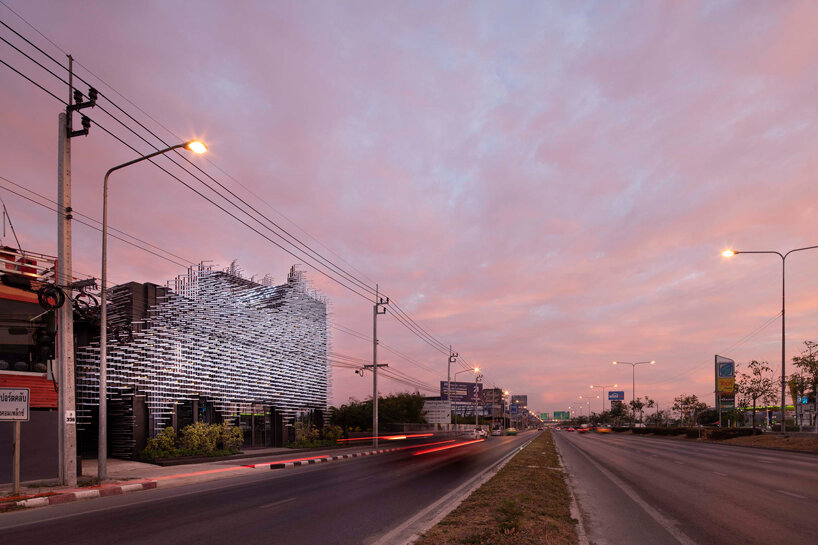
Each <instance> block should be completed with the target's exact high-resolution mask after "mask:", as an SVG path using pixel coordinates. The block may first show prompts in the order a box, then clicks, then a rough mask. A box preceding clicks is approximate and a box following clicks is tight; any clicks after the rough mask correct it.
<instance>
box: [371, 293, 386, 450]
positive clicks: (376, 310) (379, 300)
mask: <svg viewBox="0 0 818 545" xmlns="http://www.w3.org/2000/svg"><path fill="white" fill-rule="evenodd" d="M388 304H389V297H387V298H386V300H384V299H383V297H381V296H380V295H379V293H378V285H377V284H375V305H373V307H372V445H373V446H374V447H375V448H378V367H386V366H387V365H388V364H382V365H378V315H379V314H386V308H385V307H386V305H388ZM381 307H384V308H383V309H381Z"/></svg>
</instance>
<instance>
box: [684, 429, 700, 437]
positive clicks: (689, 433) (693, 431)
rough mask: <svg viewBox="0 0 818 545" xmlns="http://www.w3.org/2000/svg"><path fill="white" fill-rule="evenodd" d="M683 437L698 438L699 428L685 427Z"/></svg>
mask: <svg viewBox="0 0 818 545" xmlns="http://www.w3.org/2000/svg"><path fill="white" fill-rule="evenodd" d="M685 437H687V438H688V439H698V438H699V429H698V428H687V431H686V432H685Z"/></svg>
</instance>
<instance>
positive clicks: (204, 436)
mask: <svg viewBox="0 0 818 545" xmlns="http://www.w3.org/2000/svg"><path fill="white" fill-rule="evenodd" d="M218 440H219V426H218V425H209V424H205V423H203V422H196V423H195V424H191V425H189V426H186V427H184V428H182V430H181V431H180V432H179V446H180V447H181V448H182V450H189V451H192V452H200V453H202V454H207V453H210V452H213V451H214V450H216V444H217V442H218Z"/></svg>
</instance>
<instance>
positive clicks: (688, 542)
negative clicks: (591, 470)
mask: <svg viewBox="0 0 818 545" xmlns="http://www.w3.org/2000/svg"><path fill="white" fill-rule="evenodd" d="M574 448H575V449H576V450H577V452H578V453H580V454H581V455H582V456H584V457H585V458H586V459H587V460H588V462H590V464H591V465H592V466H594V467H595V468H597V469H598V470H599V472H600V473H602V474H603V475H605V476H606V477H607V478H608V479H609V480H610V481H611V482H612V483H613V484H615V485H616V486H618V487H619V489H620V490H622V491H623V492H624V493H625V495H627V496H628V497H629V498H630V499H631V500H633V502H634V503H635V504H636V505H638V506H639V507H641V508H642V510H643V511H644V512H645V513H647V514H648V515H649V516H650V517H651V518H652V519H653V520H655V521H656V522H657V523H658V524H659V525H660V526H661V527H662V528H664V529H665V530H666V531H667V532H668V533H669V534H670V535H672V536H673V537H674V538H676V541H678V542H679V543H681V544H682V545H697V544H696V542H695V541H693V540H692V539H690V538H689V537H688V536H687V535H686V534H685V533H684V532H682V531H681V530H679V529H678V528H677V527H676V524H675V523H674V521H672V520H671V519H669V518H667V517H665V516H664V515H662V514H661V513H659V511H657V510H656V509H655V508H654V507H652V506H651V505H650V504H649V503H648V502H646V501H645V500H643V499H642V498H641V497H640V496H639V494H637V493H636V491H635V490H633V489H632V488H631V487H630V486H628V485H627V484H625V482H624V481H622V479H620V478H619V477H617V476H616V475H614V474H613V473H611V472H610V471H608V470H607V469H605V468H604V467H602V466H601V465H599V464H598V463H596V462H595V461H594V460H593V459H592V458H591V457H590V456H588V455H587V454H586V453H585V452H584V451H583V450H581V449H579V448H577V447H576V446H574Z"/></svg>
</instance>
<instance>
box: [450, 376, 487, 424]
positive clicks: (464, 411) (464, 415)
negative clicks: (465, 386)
mask: <svg viewBox="0 0 818 545" xmlns="http://www.w3.org/2000/svg"><path fill="white" fill-rule="evenodd" d="M479 372H480V368H479V367H474V368H472V369H463V370H462V371H457V372H455V374H454V381H455V382H457V375H459V374H460V373H474V374H475V387H474V388H475V393H476V391H477V381H476V375H477V373H479ZM449 391H450V392H451V390H449ZM451 402H452V398H451V393H450V394H449V403H451ZM476 410H477V409H475V411H476ZM452 412H454V411H452ZM465 417H466V410H465V409H463V418H465ZM455 422H457V420H455Z"/></svg>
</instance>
